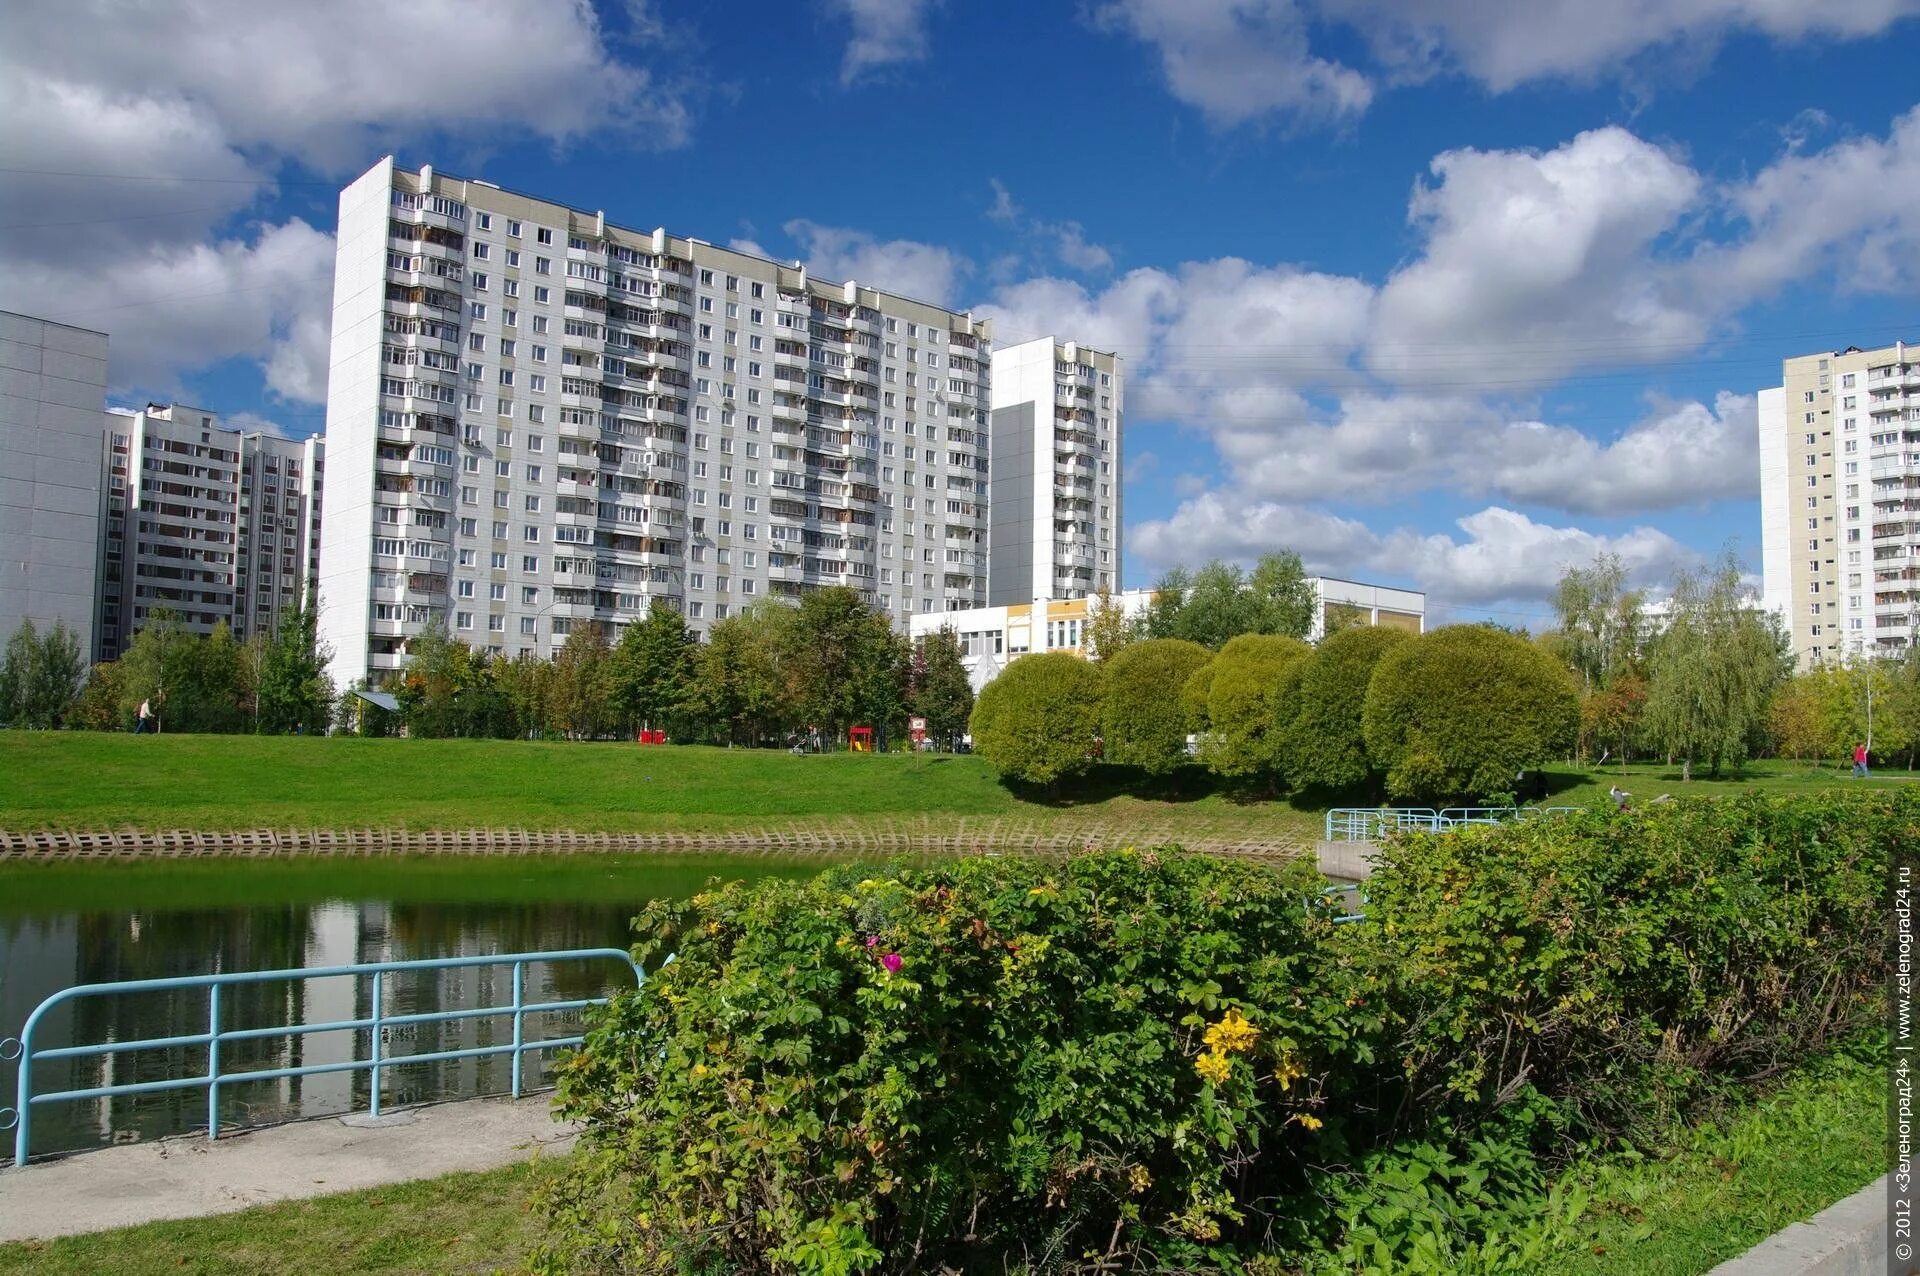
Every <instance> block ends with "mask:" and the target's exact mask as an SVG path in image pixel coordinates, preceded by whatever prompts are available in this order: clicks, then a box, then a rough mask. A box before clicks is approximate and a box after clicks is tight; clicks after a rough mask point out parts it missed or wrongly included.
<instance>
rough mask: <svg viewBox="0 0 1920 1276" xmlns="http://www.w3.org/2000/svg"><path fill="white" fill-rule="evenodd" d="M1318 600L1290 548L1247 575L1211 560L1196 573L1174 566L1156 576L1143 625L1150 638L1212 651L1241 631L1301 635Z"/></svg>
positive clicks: (1270, 556) (1267, 557) (1264, 558)
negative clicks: (1176, 640)
mask: <svg viewBox="0 0 1920 1276" xmlns="http://www.w3.org/2000/svg"><path fill="white" fill-rule="evenodd" d="M1318 599H1319V595H1318V592H1317V591H1316V589H1315V588H1314V585H1313V582H1312V581H1311V580H1309V579H1308V578H1307V575H1306V571H1305V569H1304V568H1303V567H1302V565H1301V562H1300V556H1299V555H1297V554H1295V553H1292V552H1291V551H1282V552H1280V553H1277V554H1267V555H1263V556H1262V557H1261V559H1260V560H1259V562H1257V563H1256V564H1255V565H1254V569H1253V572H1252V573H1251V574H1248V573H1246V572H1243V571H1242V570H1241V569H1240V567H1239V566H1238V565H1236V564H1234V563H1228V562H1223V561H1221V560H1219V559H1215V560H1213V561H1212V562H1210V563H1208V564H1207V565H1206V566H1205V567H1202V568H1201V569H1200V570H1199V571H1197V572H1193V573H1188V572H1187V571H1186V569H1185V568H1181V567H1175V568H1173V569H1172V570H1171V571H1169V572H1167V573H1166V575H1164V576H1163V577H1161V579H1160V583H1159V585H1157V586H1156V587H1155V593H1154V599H1153V603H1152V605H1151V606H1150V607H1149V608H1148V611H1147V620H1146V625H1145V629H1146V634H1147V636H1148V637H1151V638H1183V639H1186V640H1187V641H1189V642H1197V643H1199V644H1200V645H1201V646H1203V647H1210V648H1212V649H1213V650H1215V651H1218V650H1219V649H1220V648H1221V647H1223V646H1225V645H1226V643H1227V641H1228V640H1229V639H1231V638H1235V637H1238V636H1239V635H1241V634H1283V635H1286V636H1288V637H1292V638H1304V637H1306V636H1307V634H1309V633H1310V632H1312V630H1313V616H1314V610H1315V608H1316V606H1317V605H1318Z"/></svg>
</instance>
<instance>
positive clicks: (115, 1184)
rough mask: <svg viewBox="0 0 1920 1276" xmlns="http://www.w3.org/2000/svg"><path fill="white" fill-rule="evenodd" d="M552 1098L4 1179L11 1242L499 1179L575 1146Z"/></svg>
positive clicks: (122, 1154) (134, 1155) (1, 1197)
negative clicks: (471, 1174)
mask: <svg viewBox="0 0 1920 1276" xmlns="http://www.w3.org/2000/svg"><path fill="white" fill-rule="evenodd" d="M551 1102H552V1097H551V1096H550V1095H537V1096H535V1097H533V1098H529V1099H519V1100H514V1099H471V1100H467V1101H465V1102H462V1103H444V1104H440V1105H438V1106H434V1107H426V1108H412V1109H406V1110H403V1111H400V1112H396V1113H390V1114H388V1115H386V1116H384V1117H382V1118H381V1119H380V1120H379V1121H377V1122H376V1121H374V1120H373V1119H372V1118H370V1117H368V1116H366V1115H364V1114H362V1115H356V1116H350V1117H327V1118H322V1119H317V1120H312V1121H299V1122H295V1123H293V1124H291V1125H277V1126H270V1127H267V1128H265V1129H260V1130H253V1131H249V1132H246V1133H241V1134H233V1135H223V1136H221V1138H220V1139H219V1140H218V1141H217V1142H208V1141H207V1139H206V1138H205V1137H199V1138H194V1137H181V1138H177V1139H163V1140H160V1141H158V1142H155V1143H135V1144H128V1145H126V1146H122V1147H110V1148H101V1149H100V1150H98V1151H94V1152H83V1153H80V1154H79V1155H76V1156H70V1157H66V1158H64V1159H63V1160H58V1161H46V1162H36V1163H34V1164H31V1165H28V1166H27V1167H26V1168H24V1169H6V1170H0V1242H3V1241H21V1240H35V1239H45V1238H51V1237H55V1236H73V1235H77V1234H79V1233H81V1232H100V1231H105V1230H106V1229H108V1228H111V1227H128V1226H131V1225H133V1224H136V1223H151V1222H153V1221H155V1220H157V1219H164V1218H200V1217H203V1216H205V1215H208V1214H225V1213H228V1212H230V1211H233V1210H243V1209H246V1208H247V1207H248V1206H252V1205H265V1204H268V1203H269V1202H272V1201H289V1200H298V1199H301V1198H304V1197H310V1196H325V1195H327V1194H328V1193H330V1192H348V1191H352V1190H354V1189H356V1188H363V1187H380V1186H383V1185H385V1184H388V1183H403V1182H406V1181H408V1180H410V1179H424V1178H432V1177H434V1176H436V1175H440V1174H448V1173H452V1172H453V1171H455V1170H490V1169H494V1168H497V1167H499V1166H502V1165H508V1164H511V1163H513V1162H515V1161H524V1160H527V1159H528V1158H530V1157H532V1156H533V1155H534V1153H535V1152H536V1151H538V1152H540V1153H542V1154H543V1155H544V1154H547V1153H553V1152H563V1151H565V1150H566V1149H568V1148H569V1147H571V1146H572V1145H573V1138H574V1132H573V1130H572V1129H571V1128H570V1127H567V1126H564V1125H559V1124H556V1123H555V1122H554V1120H553V1116H552V1112H551Z"/></svg>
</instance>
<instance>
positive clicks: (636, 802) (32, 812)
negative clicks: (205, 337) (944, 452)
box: [0, 731, 1913, 840]
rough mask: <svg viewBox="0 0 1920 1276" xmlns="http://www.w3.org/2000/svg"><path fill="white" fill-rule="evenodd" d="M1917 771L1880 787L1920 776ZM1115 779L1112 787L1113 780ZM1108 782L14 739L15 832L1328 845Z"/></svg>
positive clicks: (218, 739)
mask: <svg viewBox="0 0 1920 1276" xmlns="http://www.w3.org/2000/svg"><path fill="white" fill-rule="evenodd" d="M1551 779H1552V781H1553V783H1554V786H1555V789H1556V792H1555V794H1554V796H1553V797H1552V798H1550V799H1548V800H1549V801H1550V802H1552V803H1555V804H1571V805H1584V804H1586V803H1589V802H1594V801H1601V800H1604V799H1605V795H1606V790H1607V786H1608V785H1610V784H1612V783H1614V782H1616V781H1620V782H1621V783H1623V784H1624V786H1625V787H1626V788H1627V789H1628V790H1630V791H1631V792H1632V793H1633V795H1634V799H1635V801H1638V802H1646V801H1648V800H1650V799H1652V798H1653V797H1655V796H1657V795H1659V794H1661V793H1675V794H1682V793H1689V794H1703V795H1704V794H1713V793H1731V792H1736V791H1739V790H1742V789H1744V788H1747V787H1751V786H1756V785H1757V786H1759V787H1762V788H1766V789H1769V790H1805V789H1811V788H1818V787H1825V786H1828V785H1834V784H1855V783H1860V782H1859V781H1852V780H1849V779H1847V778H1846V775H1845V772H1837V771H1834V770H1832V769H1826V770H1818V771H1815V770H1810V769H1808V768H1807V767H1805V766H1803V765H1801V764H1798V763H1784V762H1763V763H1756V764H1754V765H1753V766H1752V767H1750V768H1748V770H1747V772H1746V773H1745V775H1743V776H1741V777H1739V778H1733V777H1729V778H1726V779H1722V780H1707V779H1699V780H1695V781H1693V782H1692V783H1690V784H1688V783H1682V782H1681V780H1680V778H1679V773H1678V771H1677V769H1673V768H1668V767H1664V766H1651V765H1635V766H1633V767H1630V768H1628V771H1627V774H1626V776H1625V778H1624V779H1622V778H1621V775H1620V772H1619V770H1618V769H1617V768H1612V767H1609V768H1607V769H1605V770H1599V771H1592V772H1587V771H1579V770H1572V769H1556V770H1555V771H1554V772H1553V773H1552V776H1551ZM1912 782H1913V781H1912V780H1911V779H1910V778H1909V777H1908V776H1907V775H1906V773H1905V772H1892V773H1884V774H1883V775H1881V776H1877V777H1875V778H1874V779H1873V780H1871V781H1867V782H1866V783H1871V784H1875V785H1880V784H1905V783H1912ZM1103 786H1104V787H1103ZM1117 787H1118V784H1117V779H1116V777H1114V776H1112V775H1096V777H1095V778H1094V780H1093V781H1092V782H1091V783H1090V784H1089V785H1087V786H1085V787H1083V789H1082V790H1081V791H1080V792H1079V793H1078V794H1076V795H1069V797H1068V800H1064V801H1060V802H1049V801H1042V800H1037V798H1036V797H1035V796H1034V795H1031V794H1023V793H1018V792H1015V791H1014V790H1011V789H1008V788H1007V787H1005V786H1003V785H1001V784H1000V783H998V782H997V781H996V780H995V779H994V777H993V773H992V771H991V770H989V769H988V767H987V766H986V764H985V763H984V762H982V761H981V760H980V759H979V758H977V757H972V756H960V757H951V756H944V755H934V754H920V755H914V756H907V755H884V756H873V755H866V754H844V753H842V754H828V755H824V756H806V757H792V756H789V755H788V754H786V753H785V752H782V751H779V750H772V749H753V750H749V749H732V750H729V749H709V748H686V747H669V748H641V747H639V746H637V745H630V744H546V743H527V742H523V741H515V740H359V739H351V738H336V739H326V738H318V737H288V736H264V737H254V736H187V735H181V736H160V737H158V738H155V737H152V736H134V735H131V734H113V735H96V734H91V733H83V732H72V733H47V732H13V731H0V828H12V829H31V828H118V827H126V826H133V827H141V828H198V829H209V830H213V829H232V828H260V827H287V826H296V827H334V828H345V827H356V826H374V827H406V828H416V829H418V828H473V827H482V826H494V827H505V826H521V827H528V828H575V829H583V830H603V829H604V830H610V831H621V832H626V831H639V832H663V833H672V832H686V833H724V832H730V831H740V832H749V831H753V830H758V829H779V828H784V827H789V826H792V825H794V824H796V823H798V824H801V825H805V826H810V827H823V826H833V827H842V828H844V827H846V826H848V825H849V824H851V825H852V826H854V827H853V829H850V830H849V831H857V829H858V828H860V827H867V828H872V827H883V826H888V825H903V824H904V825H911V824H917V823H919V821H920V820H922V819H923V818H925V819H929V820H932V821H936V822H938V823H940V824H943V825H951V824H952V823H953V822H955V821H957V820H959V819H963V818H964V819H967V820H971V821H979V820H986V821H992V820H1004V821H1009V822H1012V823H1015V824H1019V825H1023V826H1030V827H1033V828H1035V829H1038V830H1046V829H1066V828H1074V829H1078V828H1083V827H1090V826H1099V827H1102V828H1105V829H1111V830H1115V831H1117V832H1118V833H1119V835H1121V836H1126V837H1131V836H1134V835H1136V834H1137V835H1139V836H1146V835H1148V834H1149V833H1152V834H1156V835H1161V836H1180V835H1182V834H1189V835H1191V836H1192V837H1193V838H1195V839H1196V840H1204V839H1206V838H1208V837H1220V838H1234V839H1238V838H1248V837H1274V836H1276V835H1285V836H1290V837H1297V838H1307V837H1311V836H1313V830H1314V829H1315V828H1316V827H1317V826H1318V824H1319V813H1318V812H1317V811H1315V810H1311V809H1307V808H1304V807H1296V806H1294V805H1292V804H1289V803H1287V802H1252V803H1235V802H1232V801H1229V800H1228V799H1226V798H1225V797H1222V796H1220V795H1217V794H1212V793H1208V792H1206V787H1207V786H1206V782H1205V780H1204V777H1200V776H1197V775H1196V776H1195V777H1193V791H1190V792H1186V793H1170V794H1166V795H1164V796H1155V797H1132V796H1127V795H1125V794H1122V793H1119V792H1116V791H1114V790H1115V789H1116V788H1117Z"/></svg>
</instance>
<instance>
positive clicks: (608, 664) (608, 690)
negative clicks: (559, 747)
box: [547, 621, 616, 740]
mask: <svg viewBox="0 0 1920 1276" xmlns="http://www.w3.org/2000/svg"><path fill="white" fill-rule="evenodd" d="M610 657H611V651H610V649H609V648H608V646H607V635H606V632H605V631H604V630H602V629H601V628H600V626H599V625H598V624H595V623H593V622H592V621H588V622H586V623H584V624H579V625H575V626H574V627H573V629H572V630H570V631H569V632H568V634H567V640H566V641H565V642H564V643H562V644H561V645H560V650H559V651H556V652H555V653H554V654H553V661H552V665H553V668H552V671H551V674H550V677H551V679H552V681H551V682H550V683H549V695H548V699H547V726H548V727H549V728H551V729H552V730H554V731H556V732H558V733H560V734H561V735H564V736H568V737H570V738H571V739H575V740H593V739H597V738H599V737H601V736H603V735H606V734H607V732H608V731H609V730H611V729H612V727H613V725H614V723H615V721H616V714H615V710H614V707H613V705H612V699H613V674H612V661H611V659H610Z"/></svg>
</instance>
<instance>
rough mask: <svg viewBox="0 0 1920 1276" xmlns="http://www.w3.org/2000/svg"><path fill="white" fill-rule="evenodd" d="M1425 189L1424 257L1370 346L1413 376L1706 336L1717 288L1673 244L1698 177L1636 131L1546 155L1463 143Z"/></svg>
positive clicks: (1516, 378)
mask: <svg viewBox="0 0 1920 1276" xmlns="http://www.w3.org/2000/svg"><path fill="white" fill-rule="evenodd" d="M1432 170H1433V173H1434V176H1435V178H1436V179H1437V180H1436V181H1435V183H1434V184H1432V185H1425V184H1422V185H1420V186H1417V187H1416V188H1415V190H1414V194H1413V200H1412V204H1411V207H1410V210H1409V218H1410V220H1411V221H1412V223H1413V224H1414V226H1415V227H1416V228H1417V229H1418V230H1419V231H1420V232H1421V234H1422V236H1423V239H1424V246H1423V251H1422V252H1421V254H1420V256H1419V257H1418V258H1417V259H1416V260H1415V261H1413V262H1412V263H1410V264H1409V265H1407V266H1406V267H1404V268H1403V269H1401V270H1399V271H1397V272H1396V273H1395V274H1394V275H1393V277H1392V278H1391V279H1389V280H1388V281H1387V284H1386V286H1385V287H1384V288H1383V289H1382V290H1381V294H1380V307H1379V313H1378V316H1377V320H1376V324H1375V330H1374V334H1373V340H1372V348H1371V350H1370V352H1369V360H1370V362H1371V365H1372V366H1373V368H1374V369H1375V370H1376V371H1377V372H1379V373H1380V374H1381V375H1382V376H1384V377H1387V378H1388V379H1390V380H1393V381H1397V382H1401V383H1403V384H1423V385H1428V386H1435V385H1447V384H1449V383H1452V384H1461V383H1463V382H1464V383H1467V384H1484V383H1489V382H1504V383H1506V384H1508V385H1511V386H1525V385H1529V384H1538V383H1544V382H1549V381H1553V380H1555V379H1557V378H1558V377H1560V376H1562V375H1563V374H1565V373H1566V372H1569V371H1571V370H1573V369H1575V368H1579V367H1585V366H1593V365H1608V364H1628V363H1634V362H1640V361H1642V360H1645V359H1648V358H1652V357H1655V356H1657V355H1661V354H1668V353H1671V352H1673V351H1676V350H1682V351H1683V350H1686V349H1690V348H1691V347H1693V346H1694V345H1695V344H1697V343H1698V342H1699V341H1700V340H1701V339H1702V338H1704V337H1705V335H1706V333H1707V331H1708V329H1709V327H1710V324H1711V320H1712V317H1713V314H1712V311H1711V310H1710V309H1709V307H1711V306H1712V305H1713V304H1714V303H1713V300H1712V298H1711V297H1710V296H1702V294H1700V293H1699V292H1698V291H1697V290H1694V289H1690V288H1686V287H1684V286H1682V280H1681V278H1680V277H1679V272H1678V271H1676V270H1675V269H1674V266H1673V263H1671V262H1670V261H1667V260H1665V259H1664V258H1663V257H1662V255H1661V243H1662V240H1663V237H1665V236H1667V235H1668V234H1669V233H1671V232H1672V231H1673V230H1674V229H1675V228H1676V227H1677V226H1678V225H1679V224H1680V223H1681V221H1682V219H1683V218H1684V217H1685V216H1686V215H1687V214H1688V212H1689V211H1690V210H1691V209H1693V208H1694V207H1695V205H1696V203H1697V201H1698V200H1699V197H1700V192H1701V188H1702V182H1701V179H1700V177H1699V175H1698V174H1696V173H1695V172H1694V171H1693V170H1692V169H1690V168H1689V167H1687V166H1686V165H1685V164H1683V163H1681V162H1680V161H1679V160H1677V159H1675V158H1673V157H1672V156H1671V155H1668V154H1667V153H1666V152H1665V151H1663V150H1661V149H1660V148H1659V147H1656V146H1654V145H1652V144H1650V143H1648V142H1644V141H1642V140H1641V139H1639V138H1637V137H1635V136H1634V135H1633V134H1631V133H1629V132H1627V131H1626V130H1624V129H1620V128H1605V129H1596V130H1594V131H1592V132H1588V133H1582V134H1580V135H1579V136H1578V137H1575V138H1574V139H1573V140H1571V141H1569V142H1567V143H1565V144H1564V145H1562V146H1559V147H1557V148H1555V149H1554V150H1551V151H1548V152H1545V153H1535V152H1530V151H1475V150H1459V151H1448V152H1445V153H1443V154H1442V155H1440V156H1439V157H1437V158H1436V159H1435V160H1434V161H1433V165H1432Z"/></svg>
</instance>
